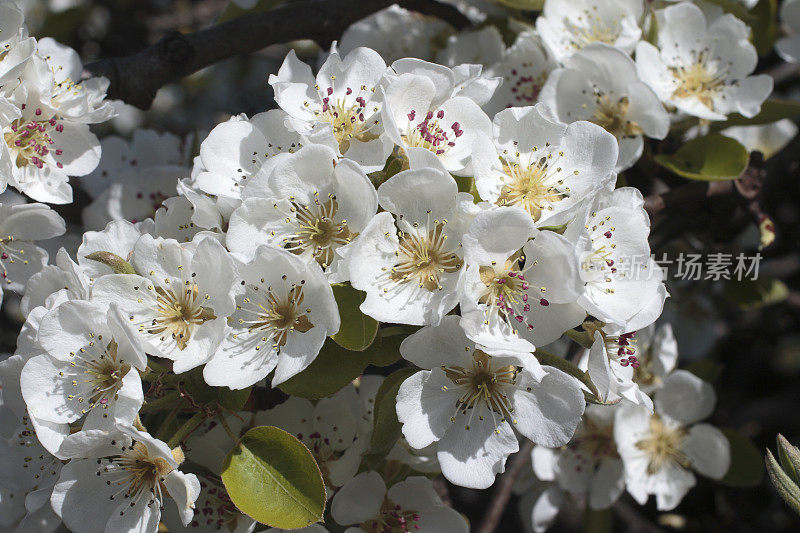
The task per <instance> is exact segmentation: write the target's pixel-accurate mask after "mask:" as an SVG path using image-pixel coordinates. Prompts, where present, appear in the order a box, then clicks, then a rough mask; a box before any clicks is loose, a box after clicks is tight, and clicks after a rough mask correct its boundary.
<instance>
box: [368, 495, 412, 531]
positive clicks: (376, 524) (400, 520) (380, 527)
mask: <svg viewBox="0 0 800 533" xmlns="http://www.w3.org/2000/svg"><path fill="white" fill-rule="evenodd" d="M419 519H420V516H419V514H418V513H417V512H416V511H411V510H407V509H403V508H402V507H401V506H400V505H397V504H396V503H394V502H393V501H392V500H390V499H389V498H386V499H384V501H383V505H382V506H381V510H380V514H379V515H378V516H376V517H375V518H371V519H369V520H367V521H366V522H364V523H362V524H361V526H360V527H361V529H362V530H363V531H367V532H368V533H409V532H411V531H418V530H419V526H418V525H417V524H415V522H418V521H419Z"/></svg>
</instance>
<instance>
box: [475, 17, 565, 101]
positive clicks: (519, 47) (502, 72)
mask: <svg viewBox="0 0 800 533" xmlns="http://www.w3.org/2000/svg"><path fill="white" fill-rule="evenodd" d="M557 67H558V64H557V63H556V62H555V60H554V59H553V58H552V56H551V55H550V54H549V53H548V52H547V50H546V49H545V47H544V45H543V44H542V41H541V39H540V38H539V35H538V34H537V33H536V32H535V31H533V30H526V31H523V32H522V33H520V34H519V35H517V39H516V41H514V44H513V46H511V47H510V48H508V49H507V50H505V52H504V53H503V57H502V59H500V60H499V61H498V62H497V63H495V64H494V65H492V66H490V67H489V68H488V69H487V71H486V74H487V75H489V76H500V77H502V78H503V83H502V84H501V85H500V87H498V88H497V90H496V91H495V93H494V95H493V96H492V99H491V100H490V101H489V103H487V104H486V106H485V107H484V109H486V111H487V112H489V113H496V112H498V111H502V110H503V109H506V108H507V107H521V106H528V105H534V104H535V103H536V102H537V100H538V98H539V93H540V92H541V90H542V88H543V87H544V85H545V82H546V81H547V78H548V76H549V75H550V72H551V71H553V70H554V69H555V68H557Z"/></svg>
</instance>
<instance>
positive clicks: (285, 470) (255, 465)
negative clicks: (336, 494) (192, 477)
mask: <svg viewBox="0 0 800 533" xmlns="http://www.w3.org/2000/svg"><path fill="white" fill-rule="evenodd" d="M222 482H223V483H224V484H225V490H227V491H228V495H229V496H230V497H231V500H232V501H233V503H234V504H235V505H236V507H238V508H239V510H240V511H242V512H243V513H245V514H246V515H247V516H249V517H250V518H253V519H255V520H257V521H258V522H261V523H262V524H266V525H268V526H272V527H276V528H279V529H299V528H302V527H307V526H309V525H311V524H313V523H315V522H319V521H320V520H322V515H323V513H324V512H325V483H324V482H323V480H322V473H321V472H320V470H319V466H318V465H317V462H316V461H315V460H314V457H313V456H312V455H311V452H310V451H308V448H306V447H305V445H304V444H303V443H302V442H300V441H299V440H297V439H296V438H295V437H293V436H292V435H290V434H289V433H287V432H285V431H284V430H282V429H278V428H276V427H272V426H259V427H255V428H253V429H251V430H250V431H248V432H247V433H245V434H244V436H243V437H242V440H241V441H239V444H237V445H236V446H234V447H233V449H232V450H231V451H230V452H229V453H228V456H227V457H226V458H225V463H224V464H223V466H222Z"/></svg>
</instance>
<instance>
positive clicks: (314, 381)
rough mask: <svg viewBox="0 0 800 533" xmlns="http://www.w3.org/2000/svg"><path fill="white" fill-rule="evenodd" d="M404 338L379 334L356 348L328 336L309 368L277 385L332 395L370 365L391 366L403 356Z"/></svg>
mask: <svg viewBox="0 0 800 533" xmlns="http://www.w3.org/2000/svg"><path fill="white" fill-rule="evenodd" d="M402 341H403V337H401V336H392V337H386V338H383V337H381V336H380V335H378V336H377V337H376V339H375V342H373V343H372V345H370V347H369V348H367V349H366V350H364V351H361V352H353V351H349V350H345V349H344V348H342V347H341V346H339V345H338V344H336V343H335V342H333V341H332V340H330V339H328V340H327V341H325V345H324V346H323V347H322V350H320V352H319V355H317V358H316V359H314V361H313V362H312V363H311V364H310V365H309V366H308V368H306V369H305V370H303V371H302V372H300V373H299V374H298V375H296V376H294V377H292V378H290V379H288V380H286V381H284V382H283V383H281V384H280V385H278V388H280V389H281V390H282V391H283V392H285V393H286V394H290V395H292V396H299V397H301V398H308V399H317V398H324V397H326V396H330V395H331V394H334V393H335V392H337V391H338V390H339V389H341V388H342V387H344V386H345V385H347V384H348V383H350V382H351V381H353V380H354V379H355V378H357V377H358V376H360V375H361V373H362V372H364V369H365V368H366V367H367V365H376V366H388V365H390V364H392V363H394V362H395V361H397V360H398V359H400V343H401V342H402Z"/></svg>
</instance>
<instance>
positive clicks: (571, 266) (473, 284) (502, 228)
mask: <svg viewBox="0 0 800 533" xmlns="http://www.w3.org/2000/svg"><path fill="white" fill-rule="evenodd" d="M500 235H502V238H498V236H500ZM531 239H532V240H531ZM464 260H465V262H466V270H465V273H464V282H463V286H462V289H461V317H462V318H461V326H462V327H463V328H464V331H465V333H466V335H467V336H468V337H469V338H470V339H472V340H473V341H475V342H476V343H478V344H479V345H481V346H482V347H483V349H484V350H486V351H488V352H489V353H494V352H495V351H500V352H503V351H506V350H512V351H522V352H532V351H533V350H534V349H535V348H534V347H535V346H544V345H546V344H549V343H550V342H552V341H554V340H556V339H558V338H559V337H561V335H562V334H563V333H564V332H565V331H566V330H568V329H571V328H574V327H575V326H577V325H579V324H580V323H581V322H583V319H584V318H586V312H585V311H584V310H583V309H582V308H581V307H580V306H579V305H577V303H576V302H577V300H578V296H579V295H580V292H581V288H582V284H581V280H580V276H579V275H578V258H577V256H576V255H575V250H574V248H573V246H572V245H571V244H570V242H569V241H567V240H566V239H565V238H564V237H562V236H561V235H558V234H557V233H554V232H552V231H542V232H537V231H536V229H535V227H534V223H533V220H531V217H530V215H529V214H528V213H527V212H526V211H525V210H523V209H522V208H520V207H498V208H494V209H492V210H487V211H483V212H481V213H479V214H478V215H477V216H476V217H475V220H474V221H473V222H472V225H471V226H470V229H469V231H468V232H467V234H466V235H465V236H464Z"/></svg>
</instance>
